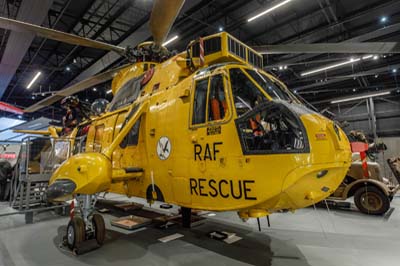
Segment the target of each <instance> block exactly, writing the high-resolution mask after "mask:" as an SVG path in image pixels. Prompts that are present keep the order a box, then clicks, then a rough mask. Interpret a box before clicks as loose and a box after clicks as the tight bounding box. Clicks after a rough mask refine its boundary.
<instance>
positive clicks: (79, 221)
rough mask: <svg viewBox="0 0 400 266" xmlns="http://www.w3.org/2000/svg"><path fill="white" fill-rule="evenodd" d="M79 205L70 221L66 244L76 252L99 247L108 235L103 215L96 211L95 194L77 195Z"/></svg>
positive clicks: (65, 239) (79, 252)
mask: <svg viewBox="0 0 400 266" xmlns="http://www.w3.org/2000/svg"><path fill="white" fill-rule="evenodd" d="M76 199H77V201H78V203H79V206H78V207H77V208H75V211H74V215H73V217H72V218H71V220H70V221H69V223H68V226H67V233H66V235H65V237H64V244H65V245H66V246H67V247H68V248H69V249H70V250H72V251H73V252H74V253H75V254H82V253H84V252H87V251H90V250H93V249H95V248H99V247H100V246H102V245H103V243H104V240H105V236H106V227H105V223H104V219H103V216H101V215H100V214H97V213H93V212H94V204H95V202H96V199H95V195H80V196H77V197H76Z"/></svg>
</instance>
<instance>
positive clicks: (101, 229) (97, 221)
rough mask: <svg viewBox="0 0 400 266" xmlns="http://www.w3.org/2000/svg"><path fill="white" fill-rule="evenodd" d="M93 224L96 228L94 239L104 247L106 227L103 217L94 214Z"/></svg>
mask: <svg viewBox="0 0 400 266" xmlns="http://www.w3.org/2000/svg"><path fill="white" fill-rule="evenodd" d="M92 223H93V227H94V237H95V239H96V241H97V244H99V245H100V246H101V245H103V243H104V239H105V238H106V226H105V223H104V219H103V216H101V215H100V214H97V213H96V214H93V217H92Z"/></svg>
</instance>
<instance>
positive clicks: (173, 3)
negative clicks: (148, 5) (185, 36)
mask: <svg viewBox="0 0 400 266" xmlns="http://www.w3.org/2000/svg"><path fill="white" fill-rule="evenodd" d="M184 2H185V0H154V5H153V10H152V11H151V17H150V30H151V33H152V34H153V38H154V42H155V45H156V46H158V47H160V46H162V43H163V42H164V40H165V38H166V37H167V35H168V32H169V31H170V29H171V27H172V24H174V21H175V19H176V17H177V16H178V14H179V11H180V10H181V8H182V6H183V3H184Z"/></svg>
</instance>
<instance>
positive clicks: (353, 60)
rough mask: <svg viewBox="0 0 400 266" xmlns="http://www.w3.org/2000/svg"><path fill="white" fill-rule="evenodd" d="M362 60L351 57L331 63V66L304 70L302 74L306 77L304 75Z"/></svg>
mask: <svg viewBox="0 0 400 266" xmlns="http://www.w3.org/2000/svg"><path fill="white" fill-rule="evenodd" d="M360 60H361V58H350V60H347V61H344V62H341V63H337V64H333V65H329V66H325V67H321V68H317V69H314V70H311V71H307V72H303V73H301V74H300V75H301V76H302V77H304V76H307V75H311V74H315V73H319V72H322V71H325V70H330V69H333V68H337V67H340V66H344V65H348V64H352V63H354V62H357V61H360Z"/></svg>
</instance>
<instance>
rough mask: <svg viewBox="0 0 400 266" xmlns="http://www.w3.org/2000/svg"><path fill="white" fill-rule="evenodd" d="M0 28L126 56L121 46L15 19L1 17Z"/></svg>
mask: <svg viewBox="0 0 400 266" xmlns="http://www.w3.org/2000/svg"><path fill="white" fill-rule="evenodd" d="M0 27H1V28H3V29H7V30H12V31H16V32H23V33H34V34H36V35H39V36H41V37H44V38H47V39H52V40H56V41H60V42H64V43H69V44H73V45H80V46H85V47H91V48H97V49H102V50H107V51H114V52H117V53H119V54H121V55H124V54H125V48H123V47H120V46H115V45H112V44H108V43H103V42H99V41H95V40H92V39H88V38H84V37H80V36H77V35H74V34H70V33H65V32H62V31H58V30H53V29H49V28H45V27H42V26H38V25H34V24H30V23H26V22H22V21H18V20H14V19H9V18H4V17H0Z"/></svg>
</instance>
